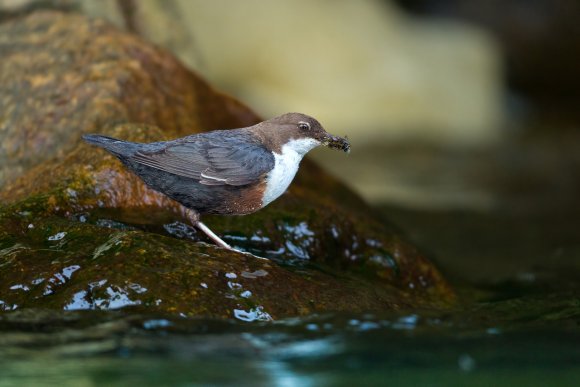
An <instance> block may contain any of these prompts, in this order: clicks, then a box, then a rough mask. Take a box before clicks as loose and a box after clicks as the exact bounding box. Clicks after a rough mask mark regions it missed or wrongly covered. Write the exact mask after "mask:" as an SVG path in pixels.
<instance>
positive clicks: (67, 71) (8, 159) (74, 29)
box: [0, 12, 259, 187]
mask: <svg viewBox="0 0 580 387" xmlns="http://www.w3.org/2000/svg"><path fill="white" fill-rule="evenodd" d="M65 38H66V39H65ZM0 57H1V58H2V61H0V84H2V88H0V106H2V113H1V115H0V133H1V134H2V140H3V141H2V144H1V145H0V187H1V186H2V185H3V184H4V183H6V182H8V181H10V180H12V179H13V178H15V177H16V176H18V175H20V174H21V173H22V171H24V170H26V169H27V168H30V167H32V166H35V165H37V164H39V163H42V162H43V161H46V160H49V159H51V158H53V157H57V158H62V157H63V155H65V154H66V153H67V152H68V151H70V150H71V149H72V148H73V147H74V146H75V145H76V144H77V143H78V141H79V134H80V133H81V132H94V131H98V130H100V129H101V127H102V126H104V125H107V124H111V123H118V122H127V121H135V122H146V123H151V124H158V125H159V126H161V127H163V130H164V131H165V132H166V133H167V135H168V136H181V135H185V134H189V133H192V132H195V131H199V130H201V129H202V128H203V129H216V128H224V127H233V126H236V125H239V124H244V125H245V124H252V123H255V122H257V121H259V120H258V117H257V116H256V115H255V114H254V113H253V112H251V111H250V110H249V109H248V108H246V107H244V106H242V105H241V104H240V103H239V102H237V101H236V100H234V99H232V98H229V97H227V96H225V95H222V94H221V93H219V92H216V91H214V90H213V89H212V88H211V87H210V86H209V85H208V84H207V83H206V82H204V81H203V80H201V79H200V78H199V77H197V76H195V75H194V74H193V73H191V72H190V71H189V70H187V69H186V68H185V67H183V65H181V64H180V63H179V61H177V60H176V59H174V58H173V57H171V56H169V55H167V54H166V53H165V52H163V51H162V50H161V49H159V48H158V47H155V46H153V45H150V44H144V42H143V41H142V40H140V39H139V38H138V37H136V36H134V35H131V34H121V33H120V32H119V31H118V30H117V29H116V28H115V27H113V26H111V25H110V24H108V23H106V22H104V21H99V20H96V21H93V22H91V23H87V22H86V19H85V18H84V17H81V16H76V15H66V14H60V13H54V12H46V13H39V14H36V15H35V16H34V17H26V18H24V19H22V20H18V19H17V20H15V21H10V22H6V23H3V24H1V25H0ZM71 96H73V97H74V98H72V99H71ZM201 112H203V114H201Z"/></svg>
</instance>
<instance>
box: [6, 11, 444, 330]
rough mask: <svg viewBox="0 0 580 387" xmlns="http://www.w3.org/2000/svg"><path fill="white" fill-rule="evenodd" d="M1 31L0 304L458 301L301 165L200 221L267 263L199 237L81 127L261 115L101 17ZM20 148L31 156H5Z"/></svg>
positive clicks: (275, 306)
mask: <svg viewBox="0 0 580 387" xmlns="http://www.w3.org/2000/svg"><path fill="white" fill-rule="evenodd" d="M0 30H1V31H0V36H3V40H0V52H2V53H6V54H7V55H6V56H5V57H6V60H5V61H3V63H2V64H1V65H0V66H3V69H2V71H0V73H3V72H5V71H9V73H10V74H11V77H12V78H11V82H12V83H10V84H11V85H12V87H11V88H10V89H9V90H10V91H9V92H6V94H3V95H2V93H3V92H0V101H3V103H5V104H6V106H8V107H10V106H17V105H18V106H21V108H20V109H21V110H19V111H17V112H15V111H14V109H8V111H9V112H11V113H9V114H7V116H6V117H7V118H6V120H5V121H4V122H6V123H8V124H7V125H5V126H4V130H2V131H0V136H1V137H2V139H6V142H5V143H6V145H5V147H4V148H3V149H4V151H3V152H4V153H1V154H0V159H2V158H3V157H4V160H6V159H8V158H10V160H11V161H10V163H9V164H8V165H7V166H5V168H4V182H5V186H4V187H3V189H2V190H1V191H0V200H1V201H2V203H3V205H2V206H1V207H0V277H1V278H3V279H4V280H3V281H2V282H1V283H0V309H3V310H14V309H22V308H28V307H34V308H52V309H60V310H71V309H116V308H121V307H131V308H135V309H139V310H140V311H154V312H168V313H178V314H184V315H187V316H211V317H230V318H231V317H235V318H239V319H242V320H268V319H271V318H280V317H284V316H291V315H304V314H308V313H313V312H323V311H363V310H368V311H379V310H392V309H399V308H407V307H417V306H435V305H438V306H441V305H444V304H446V303H448V302H449V301H450V300H451V299H452V298H453V295H452V292H451V290H450V289H449V287H448V285H447V284H446V282H445V281H444V279H443V278H442V277H441V275H440V274H439V272H438V271H437V270H436V269H435V268H434V267H433V266H432V264H431V263H429V262H428V261H427V260H426V259H425V258H424V257H423V256H422V255H421V254H420V253H419V252H417V251H416V249H415V248H413V246H411V245H409V244H408V243H406V242H405V241H404V239H403V238H401V237H400V235H398V234H397V233H396V231H395V230H394V229H393V228H392V227H390V226H389V225H387V224H385V223H384V222H383V221H381V219H379V218H377V217H376V215H375V214H374V213H373V211H372V210H371V209H370V208H368V207H367V206H366V205H365V204H364V203H363V202H362V201H361V200H360V199H359V198H358V197H357V196H356V195H355V194H354V193H353V192H352V191H350V190H349V189H348V188H346V187H345V186H344V185H343V184H341V183H340V182H338V181H337V180H335V179H333V178H332V177H331V176H329V175H327V174H325V173H324V172H323V171H322V170H321V169H320V168H318V167H317V166H316V165H314V164H312V163H309V162H303V165H302V167H301V169H300V172H299V174H298V176H297V179H296V181H295V183H294V184H293V185H292V186H291V188H290V190H289V192H288V193H287V194H285V195H283V197H282V198H280V199H279V200H278V201H277V202H275V203H273V204H272V205H270V206H268V207H267V208H266V209H264V210H262V211H259V212H258V213H256V214H252V215H248V216H240V217H206V218H204V220H205V221H207V223H208V224H209V225H210V227H212V229H215V231H217V232H219V233H220V234H221V235H223V236H224V238H225V239H226V240H227V241H229V242H231V243H232V244H233V245H235V246H238V247H239V248H241V249H243V250H246V251H249V252H251V253H253V254H255V255H258V256H265V257H269V258H271V259H272V260H270V261H268V260H260V259H257V258H256V257H255V256H252V255H250V254H244V253H238V252H232V251H226V250H222V249H219V248H217V247H215V246H210V245H207V244H205V243H202V242H203V241H204V239H203V238H202V237H201V236H199V235H198V234H195V233H194V231H193V230H192V229H191V228H190V227H188V226H187V225H186V224H184V223H183V222H185V218H184V216H183V209H182V208H181V207H180V206H179V205H178V204H176V203H175V202H173V201H171V200H169V199H168V198H166V197H165V196H163V195H161V194H159V193H157V192H154V191H152V190H150V189H149V188H147V187H146V186H145V185H144V184H143V183H142V182H141V181H140V180H139V179H138V178H137V177H136V176H134V175H132V174H131V173H130V172H129V171H127V170H126V169H125V168H124V167H123V166H122V165H121V163H120V162H118V161H117V160H116V159H115V158H114V157H113V156H111V155H109V154H107V153H105V152H103V151H102V150H99V149H96V148H93V147H89V146H87V145H86V144H84V143H82V142H81V141H80V134H81V133H85V132H88V131H96V132H99V133H102V134H105V135H110V136H114V137H119V138H123V139H126V140H129V141H143V142H148V141H158V140H164V139H167V138H171V137H176V136H180V135H185V134H187V133H192V132H196V131H199V130H202V129H214V128H216V127H222V128H227V127H230V128H231V127H240V126H244V125H249V124H251V123H252V122H255V121H256V120H257V116H256V115H255V114H254V113H252V112H251V111H250V110H249V109H248V108H246V107H244V106H243V105H242V104H240V103H239V102H237V101H235V100H233V99H232V98H231V97H226V96H223V95H221V94H219V93H217V92H215V91H214V90H212V89H211V88H210V87H209V86H208V85H207V84H206V83H205V82H203V81H202V80H200V79H199V78H198V77H196V76H195V75H194V74H193V73H191V72H189V71H188V70H186V69H185V68H183V67H182V66H181V65H180V64H179V63H178V62H177V61H176V60H175V59H174V58H173V57H172V56H171V55H169V54H167V53H166V52H164V51H163V50H161V49H158V48H155V47H153V46H151V45H150V44H148V43H146V42H144V41H142V40H140V39H139V38H138V37H136V36H133V35H130V34H127V33H125V32H122V31H119V30H117V29H115V28H114V27H111V26H109V25H107V24H105V23H103V22H101V21H91V20H88V19H86V18H84V17H82V16H78V15H64V14H59V13H54V12H48V13H40V14H33V15H31V16H28V17H26V18H23V19H19V20H14V21H10V22H7V23H4V24H3V25H0ZM15 34H17V36H16V37H15V36H14V35H15ZM10 39H13V40H14V41H16V42H17V43H10V44H9V42H12V40H10ZM93 41H94V42H93ZM59 42H60V43H59ZM43 45H44V46H46V47H44V46H43ZM96 47H97V48H100V49H97V48H96ZM31 48H35V49H38V50H40V51H39V52H43V51H42V50H45V51H44V52H45V54H44V56H42V55H40V54H38V55H40V56H39V57H38V58H36V57H35V58H34V59H35V60H39V61H41V62H42V60H46V63H45V64H46V66H47V69H48V70H46V69H45V71H44V73H45V77H46V79H45V81H46V82H44V83H42V82H41V83H42V84H43V85H49V86H47V87H48V89H46V90H45V91H46V93H47V94H44V92H42V90H44V89H42V90H37V89H35V86H34V82H32V81H31V80H30V74H31V73H32V74H33V73H34V71H37V72H40V67H39V68H36V67H35V68H34V69H30V68H27V67H26V64H25V61H24V59H23V58H24V57H25V56H26V55H28V54H27V53H28V52H29V50H30V49H31ZM35 52H36V51H35ZM35 55H36V54H35ZM53 57H54V58H65V59H66V60H64V59H63V60H56V61H53V60H52V59H50V58H53ZM43 58H44V59H43ZM19 64H21V65H22V66H23V67H24V69H23V70H22V71H21V69H19ZM99 64H100V65H99ZM35 69H36V70H35ZM33 70H34V71H33ZM73 81H74V82H73ZM60 82H64V85H65V86H66V85H67V84H68V85H70V82H73V83H74V87H73V86H71V87H68V88H67V87H65V88H64V89H63V88H62V87H64V86H59V84H60ZM67 82H69V83H67ZM20 84H22V85H23V86H22V87H19V86H18V85H20ZM50 85H52V86H50ZM51 87H52V88H53V89H54V90H60V92H59V93H60V94H59V96H60V97H59V98H57V99H55V98H52V97H51V96H50V95H51V94H50V91H49V89H51ZM59 87H61V88H59ZM87 91H91V93H96V94H91V93H88V94H87ZM33 106H38V107H40V108H39V109H33V108H32V107H33ZM51 109H52V110H51ZM55 109H57V110H59V112H60V113H59V114H53V113H54V111H55ZM23 111H24V112H26V114H23V113H22V112H23ZM51 112H53V113H51ZM43 120H44V121H43ZM46 120H48V121H46ZM124 122H127V123H124ZM129 122H143V123H144V124H131V123H129ZM39 123H40V124H39ZM23 133H28V134H29V135H28V136H27V137H22V136H23ZM42 139H46V141H44V142H43V141H42ZM27 141H28V142H27ZM17 143H20V144H25V146H26V147H28V149H29V152H16V151H15V149H17V147H16V144H17ZM20 172H25V173H23V174H22V175H21V176H20V177H16V175H17V174H19V173H20Z"/></svg>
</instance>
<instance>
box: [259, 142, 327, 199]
mask: <svg viewBox="0 0 580 387" xmlns="http://www.w3.org/2000/svg"><path fill="white" fill-rule="evenodd" d="M318 145H320V142H319V141H317V140H315V139H312V138H304V139H300V140H291V141H290V142H288V143H287V144H285V145H284V146H283V147H282V150H281V153H280V154H278V153H276V152H272V153H273V154H274V159H275V164H274V168H273V169H272V170H271V171H270V173H268V176H266V190H265V191H264V199H262V207H265V206H267V205H268V204H270V203H271V202H272V201H274V200H276V199H277V198H278V197H279V196H280V195H282V194H283V193H284V192H285V191H286V189H287V188H288V186H289V185H290V183H291V182H292V180H293V179H294V176H295V175H296V172H297V171H298V166H299V165H300V161H301V160H302V158H303V157H304V155H305V154H306V153H308V151H310V150H311V149H313V148H316V147H317V146H318Z"/></svg>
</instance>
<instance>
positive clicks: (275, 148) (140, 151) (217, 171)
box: [82, 113, 350, 249]
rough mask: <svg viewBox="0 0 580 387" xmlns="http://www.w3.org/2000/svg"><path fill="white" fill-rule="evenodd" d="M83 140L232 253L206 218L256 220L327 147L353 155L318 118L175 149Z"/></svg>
mask: <svg viewBox="0 0 580 387" xmlns="http://www.w3.org/2000/svg"><path fill="white" fill-rule="evenodd" d="M82 138H83V139H84V140H85V141H86V142H87V143H89V144H92V145H96V146H98V147H101V148H104V149H105V150H107V151H108V152H110V153H111V154H113V155H114V156H115V157H117V158H118V159H119V160H120V161H121V162H122V163H123V164H124V165H125V167H127V168H128V169H129V170H130V171H131V172H133V173H134V174H136V175H137V176H138V177H140V178H141V179H142V180H143V181H144V182H145V184H146V185H147V186H149V187H150V188H152V189H153V190H155V191H158V192H160V193H162V194H164V195H166V196H168V197H169V198H171V199H173V200H175V201H177V202H178V203H180V204H181V205H182V206H184V207H185V214H186V216H187V218H188V219H189V221H190V222H191V224H192V225H193V226H194V227H195V228H197V229H199V230H200V231H202V232H203V233H205V234H206V235H207V236H208V237H209V238H210V239H211V240H213V241H214V243H215V244H217V245H218V246H221V247H223V248H226V249H232V247H231V246H230V245H229V244H227V243H226V242H225V241H223V240H222V239H221V238H220V237H219V236H218V235H216V234H215V233H214V232H213V231H211V230H210V229H209V227H207V226H206V225H205V224H204V223H202V222H201V220H200V217H201V215H206V214H214V215H247V214H251V213H253V212H255V211H258V210H260V209H262V208H264V207H266V206H267V205H268V204H270V203H271V202H273V201H274V200H275V199H277V198H278V197H280V196H281V195H282V194H283V193H284V192H285V191H286V190H287V188H288V186H289V185H290V183H291V182H292V180H293V179H294V176H295V175H296V172H297V171H298V168H299V165H300V161H301V160H302V158H303V157H304V156H305V155H306V154H307V153H308V152H309V151H310V150H312V149H314V148H316V147H317V146H320V145H324V146H327V147H329V148H332V149H337V150H342V151H344V152H346V153H349V152H350V143H349V141H348V139H347V138H346V137H345V138H343V137H338V136H334V135H332V134H330V133H328V132H326V130H325V129H324V128H323V127H322V125H321V124H320V123H319V122H318V121H317V120H316V119H315V118H313V117H310V116H308V115H306V114H302V113H286V114H283V115H280V116H278V117H275V118H272V119H269V120H266V121H263V122H260V123H258V124H256V125H253V126H249V127H244V128H238V129H221V130H213V131H209V132H203V133H197V134H193V135H189V136H186V137H182V138H178V139H175V140H170V141H160V142H151V143H136V142H129V141H124V140H120V139H116V138H112V137H109V136H104V135H100V134H85V135H83V136H82Z"/></svg>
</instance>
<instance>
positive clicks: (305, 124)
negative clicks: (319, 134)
mask: <svg viewBox="0 0 580 387" xmlns="http://www.w3.org/2000/svg"><path fill="white" fill-rule="evenodd" d="M298 128H300V129H302V130H308V129H310V124H309V123H308V122H304V121H300V122H299V123H298Z"/></svg>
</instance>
